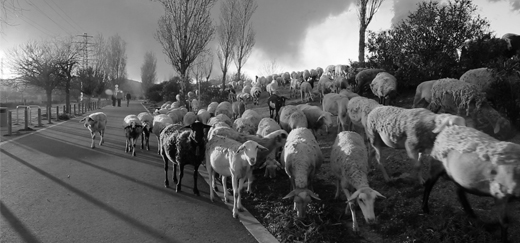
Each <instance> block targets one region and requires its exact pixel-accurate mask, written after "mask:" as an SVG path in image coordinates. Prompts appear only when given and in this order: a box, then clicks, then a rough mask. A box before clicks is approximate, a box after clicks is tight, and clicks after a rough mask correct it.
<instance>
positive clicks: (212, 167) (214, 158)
mask: <svg viewBox="0 0 520 243" xmlns="http://www.w3.org/2000/svg"><path fill="white" fill-rule="evenodd" d="M262 150H267V148H265V147H263V146H261V145H259V144H258V143H256V142H254V141H251V140H249V141H246V142H245V143H239V142H237V141H235V140H232V139H229V138H226V137H221V136H214V137H212V138H211V139H210V140H209V141H208V143H207V144H206V169H207V171H208V175H209V181H211V189H210V200H211V201H212V202H213V200H214V197H215V196H214V194H215V192H214V189H213V188H215V179H214V176H215V175H214V172H217V173H219V174H220V175H221V176H222V185H223V187H224V188H223V189H224V201H225V202H227V187H226V177H231V183H232V186H233V198H234V200H233V217H234V218H237V217H238V211H243V206H242V202H241V195H240V194H241V190H242V188H243V185H244V181H245V179H246V178H249V177H250V176H252V168H251V167H252V166H253V165H255V164H256V157H257V153H258V151H262Z"/></svg>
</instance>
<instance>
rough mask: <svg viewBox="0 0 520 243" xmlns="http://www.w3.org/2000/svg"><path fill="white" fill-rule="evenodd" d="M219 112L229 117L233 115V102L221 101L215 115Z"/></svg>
mask: <svg viewBox="0 0 520 243" xmlns="http://www.w3.org/2000/svg"><path fill="white" fill-rule="evenodd" d="M219 114H224V115H226V116H227V117H229V118H231V117H233V108H232V105H231V103H229V102H227V101H222V102H220V104H218V106H217V109H216V110H215V116H218V115H219Z"/></svg>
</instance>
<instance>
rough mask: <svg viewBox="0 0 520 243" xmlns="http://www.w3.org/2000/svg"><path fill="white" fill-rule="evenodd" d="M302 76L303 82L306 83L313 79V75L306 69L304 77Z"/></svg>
mask: <svg viewBox="0 0 520 243" xmlns="http://www.w3.org/2000/svg"><path fill="white" fill-rule="evenodd" d="M302 76H303V80H304V81H308V80H309V78H310V77H311V73H310V72H309V70H307V69H305V70H304V71H303V75H302Z"/></svg>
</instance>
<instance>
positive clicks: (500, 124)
mask: <svg viewBox="0 0 520 243" xmlns="http://www.w3.org/2000/svg"><path fill="white" fill-rule="evenodd" d="M510 126H511V123H510V122H509V120H507V119H506V118H503V117H500V118H499V119H498V120H497V122H496V123H495V125H494V126H493V132H494V133H495V134H497V133H499V132H500V129H501V128H509V127H510Z"/></svg>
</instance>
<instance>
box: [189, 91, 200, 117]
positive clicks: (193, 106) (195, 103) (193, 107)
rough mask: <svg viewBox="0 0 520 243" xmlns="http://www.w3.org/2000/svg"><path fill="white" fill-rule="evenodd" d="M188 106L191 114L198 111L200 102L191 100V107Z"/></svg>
mask: <svg viewBox="0 0 520 243" xmlns="http://www.w3.org/2000/svg"><path fill="white" fill-rule="evenodd" d="M190 92H191V91H190ZM190 106H191V110H192V111H193V112H197V111H199V109H200V102H199V100H197V99H192V100H191V105H190Z"/></svg>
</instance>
